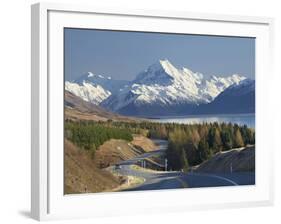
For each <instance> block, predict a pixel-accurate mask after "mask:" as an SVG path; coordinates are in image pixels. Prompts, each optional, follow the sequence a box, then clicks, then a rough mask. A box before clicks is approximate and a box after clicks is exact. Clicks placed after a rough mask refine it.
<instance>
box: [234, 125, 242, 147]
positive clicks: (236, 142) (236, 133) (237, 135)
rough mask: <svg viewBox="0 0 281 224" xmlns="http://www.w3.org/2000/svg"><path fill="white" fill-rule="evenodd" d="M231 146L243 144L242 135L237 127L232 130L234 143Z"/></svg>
mask: <svg viewBox="0 0 281 224" xmlns="http://www.w3.org/2000/svg"><path fill="white" fill-rule="evenodd" d="M233 146H234V147H235V148H239V147H242V146H244V141H243V138H242V135H241V132H240V130H239V128H236V129H235V131H234V144H233Z"/></svg>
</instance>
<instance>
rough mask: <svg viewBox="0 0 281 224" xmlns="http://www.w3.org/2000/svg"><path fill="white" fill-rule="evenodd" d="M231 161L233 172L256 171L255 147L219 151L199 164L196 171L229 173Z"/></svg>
mask: <svg viewBox="0 0 281 224" xmlns="http://www.w3.org/2000/svg"><path fill="white" fill-rule="evenodd" d="M231 163H232V170H233V172H246V171H254V170H255V147H254V146H250V147H245V148H243V149H232V150H229V151H226V152H220V153H217V154H216V155H214V156H213V157H212V158H211V159H209V160H207V161H205V162H203V163H202V164H201V165H199V166H198V168H197V169H196V172H202V173H209V172H211V173H228V172H230V166H231Z"/></svg>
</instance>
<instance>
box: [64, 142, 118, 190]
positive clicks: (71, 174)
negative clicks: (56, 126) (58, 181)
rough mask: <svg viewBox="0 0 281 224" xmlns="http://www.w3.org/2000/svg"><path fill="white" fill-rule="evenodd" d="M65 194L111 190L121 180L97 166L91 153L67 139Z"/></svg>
mask: <svg viewBox="0 0 281 224" xmlns="http://www.w3.org/2000/svg"><path fill="white" fill-rule="evenodd" d="M64 166H65V171H64V172H65V173H64V174H65V176H64V178H65V188H64V189H65V194H71V193H85V192H101V191H109V190H111V189H113V188H116V187H118V186H119V184H120V181H119V180H118V179H117V178H116V177H114V176H113V175H112V174H111V173H109V172H108V171H105V170H101V169H99V168H97V167H96V165H95V163H94V161H93V159H92V157H91V154H90V153H89V152H87V151H85V150H81V149H79V148H78V147H76V146H75V145H74V144H72V143H71V142H70V141H68V140H65V157H64Z"/></svg>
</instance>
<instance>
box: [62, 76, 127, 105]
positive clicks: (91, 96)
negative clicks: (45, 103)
mask: <svg viewBox="0 0 281 224" xmlns="http://www.w3.org/2000/svg"><path fill="white" fill-rule="evenodd" d="M127 83H128V81H124V80H113V79H111V77H104V76H102V75H96V74H94V73H92V72H87V73H86V74H84V75H82V76H81V77H79V78H78V79H76V80H74V81H73V82H69V81H66V82H65V89H66V90H68V91H69V92H71V93H73V94H74V95H76V96H78V97H80V98H82V99H83V100H85V101H87V102H91V103H93V104H96V105H98V104H100V103H101V102H102V101H104V100H105V99H106V98H108V97H109V96H110V95H111V94H115V93H116V92H117V91H119V89H120V88H121V87H123V86H124V85H126V84H127Z"/></svg>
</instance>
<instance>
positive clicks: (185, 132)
mask: <svg viewBox="0 0 281 224" xmlns="http://www.w3.org/2000/svg"><path fill="white" fill-rule="evenodd" d="M132 134H141V135H144V136H146V137H149V138H157V139H165V140H167V141H168V149H167V151H166V157H167V159H168V168H169V169H172V170H181V169H184V170H187V169H188V168H189V166H194V165H198V164H200V163H202V162H203V161H205V160H207V159H209V158H210V157H212V156H213V155H214V154H215V153H217V152H220V151H225V150H229V149H231V148H237V147H243V146H245V145H247V144H255V131H254V129H251V128H248V127H247V126H246V125H244V126H238V125H237V124H232V123H221V124H219V123H217V122H215V123H203V124H179V123H157V122H149V121H136V122H123V121H112V120H108V121H106V122H104V121H98V122H97V121H79V122H74V121H70V120H66V122H65V135H66V138H68V139H69V140H70V141H72V142H73V143H75V144H76V145H78V146H79V147H81V148H84V149H86V150H92V151H95V150H97V149H98V147H99V146H100V145H102V144H103V143H104V142H105V141H107V140H109V139H112V138H113V139H123V140H126V141H132V140H133V136H132Z"/></svg>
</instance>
